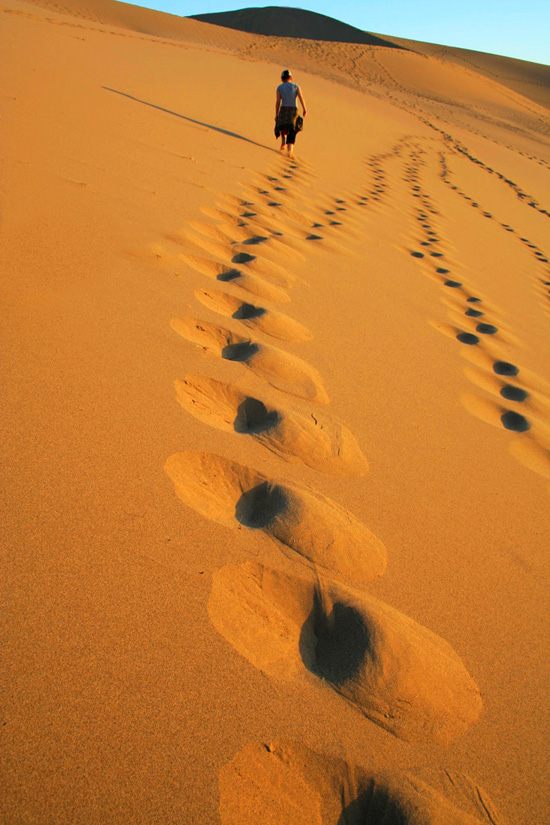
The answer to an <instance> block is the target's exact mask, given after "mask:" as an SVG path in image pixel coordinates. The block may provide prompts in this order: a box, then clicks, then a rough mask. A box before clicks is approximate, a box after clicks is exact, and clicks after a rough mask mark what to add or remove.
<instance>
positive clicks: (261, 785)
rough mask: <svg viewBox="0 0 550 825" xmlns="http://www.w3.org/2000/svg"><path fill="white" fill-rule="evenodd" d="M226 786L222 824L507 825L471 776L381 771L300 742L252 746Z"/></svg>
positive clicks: (227, 769) (229, 768)
mask: <svg viewBox="0 0 550 825" xmlns="http://www.w3.org/2000/svg"><path fill="white" fill-rule="evenodd" d="M365 756H366V757H367V756H368V755H367V754H365ZM219 787H220V818H221V825H256V823H261V825H503V821H502V819H501V817H500V815H499V814H498V812H497V810H496V808H495V806H494V804H493V802H492V800H491V799H490V798H489V796H488V794H487V793H486V792H485V790H484V789H483V788H481V787H480V786H479V785H477V784H476V783H475V782H474V781H473V780H472V779H470V778H469V777H468V776H466V775H464V774H460V773H457V772H455V771H449V770H442V769H440V768H424V769H415V770H414V771H397V770H391V771H374V770H369V769H367V768H364V767H362V766H359V765H356V764H354V763H351V762H349V761H344V760H343V759H338V758H336V757H331V756H327V755H323V754H320V753H317V752H316V751H313V750H311V749H310V748H308V747H306V746H305V745H302V744H300V743H297V742H287V741H280V740H275V741H273V742H270V743H269V744H261V743H253V744H249V745H247V746H245V747H244V748H243V749H242V750H241V751H239V753H237V754H236V755H235V756H234V757H233V759H232V760H231V761H230V762H228V763H227V764H226V765H224V766H223V767H222V769H221V770H220V774H219ZM252 811H253V812H254V816H253V818H251V812H252Z"/></svg>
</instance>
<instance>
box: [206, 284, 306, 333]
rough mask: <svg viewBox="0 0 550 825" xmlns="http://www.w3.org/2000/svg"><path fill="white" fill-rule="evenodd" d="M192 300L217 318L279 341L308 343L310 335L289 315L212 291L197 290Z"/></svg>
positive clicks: (218, 291)
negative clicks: (219, 316) (223, 317)
mask: <svg viewBox="0 0 550 825" xmlns="http://www.w3.org/2000/svg"><path fill="white" fill-rule="evenodd" d="M195 297H196V298H197V300H198V301H200V302H201V304H203V305H204V306H205V307H208V309H211V310H212V311H213V312H218V313H219V314H220V315H225V316H227V317H230V318H235V319H236V320H238V321H240V322H241V323H242V324H244V325H245V326H247V327H249V328H250V329H258V330H260V331H261V332H263V333H265V334H266V335H270V336H271V337H272V338H278V339H280V340H282V341H290V342H293V343H295V342H298V341H309V340H310V339H311V338H312V337H313V336H312V334H311V332H310V331H309V330H308V329H307V328H306V327H304V326H303V325H302V324H299V323H298V321H295V320H294V319H293V318H289V317H288V315H283V314H282V313H281V312H275V311H274V310H271V309H266V308H265V307H259V306H255V305H254V304H249V303H246V302H243V301H242V300H241V299H240V298H237V297H235V296H234V295H228V293H227V292H222V291H221V290H215V289H196V290H195Z"/></svg>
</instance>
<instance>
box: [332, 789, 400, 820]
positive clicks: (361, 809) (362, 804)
mask: <svg viewBox="0 0 550 825" xmlns="http://www.w3.org/2000/svg"><path fill="white" fill-rule="evenodd" d="M410 821H411V820H410V816H409V814H408V813H407V811H406V810H405V808H404V807H403V806H402V804H401V803H400V802H399V800H397V799H393V798H392V796H391V794H390V792H389V791H388V790H387V789H386V788H384V787H377V785H376V783H375V781H374V780H371V785H370V787H369V789H368V790H367V791H363V793H361V794H359V796H358V797H357V799H354V800H353V802H350V804H349V805H346V807H345V808H344V809H343V811H342V813H341V815H340V817H339V818H338V822H337V825H364V823H367V822H368V823H371V825H410Z"/></svg>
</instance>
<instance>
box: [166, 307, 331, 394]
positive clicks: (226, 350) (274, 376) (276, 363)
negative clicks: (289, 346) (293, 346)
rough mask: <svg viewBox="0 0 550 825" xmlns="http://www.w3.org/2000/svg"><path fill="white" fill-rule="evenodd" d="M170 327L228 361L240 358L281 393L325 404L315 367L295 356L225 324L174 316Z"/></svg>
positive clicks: (322, 389)
mask: <svg viewBox="0 0 550 825" xmlns="http://www.w3.org/2000/svg"><path fill="white" fill-rule="evenodd" d="M170 326H171V327H172V329H173V330H174V331H175V332H177V333H178V335H181V336H182V338H185V339H186V340H187V341H192V342H193V343H194V344H197V345H198V346H201V347H203V348H204V349H206V350H208V351H209V352H212V353H214V354H215V355H219V356H221V357H222V358H225V359H227V360H228V361H239V362H240V363H242V364H244V366H246V367H248V368H249V369H251V370H252V372H255V373H256V374H257V375H260V376H262V377H263V378H265V379H266V380H267V381H268V382H269V383H270V384H272V385H273V386H274V387H276V388H277V389H279V390H282V391H283V392H286V393H289V394H290V395H295V396H297V397H298V398H305V399H307V400H308V401H316V402H317V403H319V404H327V403H328V396H327V394H326V392H325V389H324V387H323V385H322V382H321V377H320V375H319V373H318V372H317V370H315V369H314V368H313V367H311V366H310V365H309V364H306V362H305V361H302V360H301V359H300V358H296V356H295V355H290V353H288V352H283V351H282V350H279V349H276V348H275V347H270V346H267V344H257V343H254V342H253V341H251V340H250V339H249V338H245V337H244V336H243V335H237V334H236V333H234V332H231V330H229V329H226V328H225V327H220V326H218V325H217V324H211V323H209V322H208V321H199V320H197V319H196V318H173V319H172V321H171V322H170Z"/></svg>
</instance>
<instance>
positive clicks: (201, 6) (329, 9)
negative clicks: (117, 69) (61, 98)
mask: <svg viewBox="0 0 550 825" xmlns="http://www.w3.org/2000/svg"><path fill="white" fill-rule="evenodd" d="M127 2H133V3H134V5H139V6H147V7H148V8H154V9H158V10H159V11H166V12H170V14H177V15H179V16H180V17H186V16H187V15H190V14H205V13H208V12H215V11H234V10H235V9H242V8H250V7H252V6H255V7H262V6H268V5H272V6H291V7H295V8H296V7H299V8H302V9H309V10H310V11H316V12H318V13H319V14H326V15H327V16H328V17H335V18H336V19H338V20H342V21H343V22H344V23H349V24H350V25H351V26H355V27H356V28H358V29H363V30H365V31H370V32H375V33H376V34H390V35H394V36H395V37H407V38H409V39H411V40H423V41H424V42H427V43H439V44H441V45H443V46H460V47H461V48H463V49H474V50H475V51H482V52H490V53H491V54H503V55H506V56H507V57H519V58H521V59H522V60H531V61H533V62H535V63H545V64H550V0H477V1H476V0H462V2H460V3H459V2H457V0H447V2H446V0H437V2H436V0H376V2H375V0H338V2H329V0H311V1H310V2H307V0H305V2H277V0H271V2H269V0H264V2H258V1H257V0H233V1H232V0H139V2H136V0H127Z"/></svg>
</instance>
